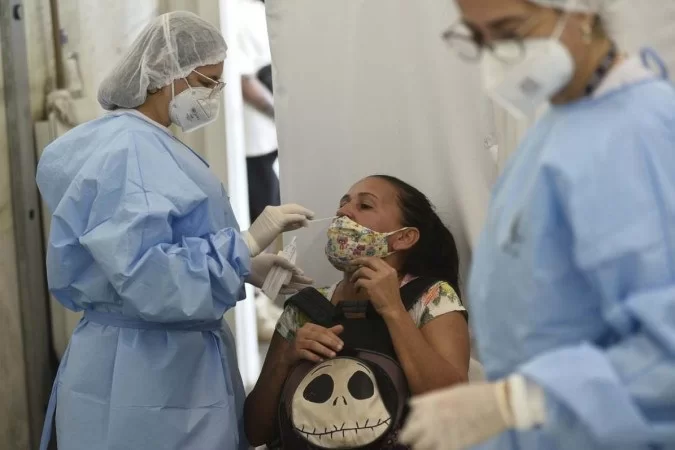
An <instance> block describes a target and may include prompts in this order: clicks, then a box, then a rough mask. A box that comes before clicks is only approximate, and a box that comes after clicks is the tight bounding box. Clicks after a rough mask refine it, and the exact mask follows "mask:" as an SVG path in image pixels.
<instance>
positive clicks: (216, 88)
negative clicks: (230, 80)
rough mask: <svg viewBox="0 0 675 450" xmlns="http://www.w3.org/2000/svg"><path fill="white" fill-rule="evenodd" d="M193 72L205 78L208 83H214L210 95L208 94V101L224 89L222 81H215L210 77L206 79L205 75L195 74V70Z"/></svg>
mask: <svg viewBox="0 0 675 450" xmlns="http://www.w3.org/2000/svg"><path fill="white" fill-rule="evenodd" d="M193 72H194V73H196V74H197V75H199V76H200V77H202V78H205V79H206V80H208V81H209V82H210V83H214V86H213V87H212V88H211V94H209V100H210V99H212V98H213V97H215V96H217V95H218V94H220V92H221V91H222V90H223V89H224V88H225V83H224V82H223V81H216V80H214V79H213V78H211V77H207V76H206V75H204V74H201V73H199V72H197V71H196V70H193Z"/></svg>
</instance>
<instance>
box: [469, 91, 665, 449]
mask: <svg viewBox="0 0 675 450" xmlns="http://www.w3.org/2000/svg"><path fill="white" fill-rule="evenodd" d="M469 293H470V298H471V306H472V317H473V325H472V326H473V332H474V333H475V335H476V338H477V342H478V348H479V352H480V356H481V359H482V361H483V362H484V364H485V368H486V373H487V375H488V378H489V379H491V380H496V379H500V378H503V377H505V376H508V375H510V374H512V373H520V374H522V375H524V376H525V377H526V378H527V379H529V380H531V381H532V382H534V383H536V384H538V385H539V386H541V387H542V388H543V389H544V392H545V397H546V414H547V418H546V423H545V425H543V426H542V427H540V428H538V429H535V430H532V431H528V432H507V433H504V434H502V435H500V436H498V437H496V438H495V439H493V440H491V441H489V442H487V443H485V444H483V445H480V446H477V447H476V448H481V449H502V450H505V449H527V450H530V449H541V450H557V449H568V450H594V449H608V450H609V449H612V450H622V449H673V448H675V90H674V89H673V86H672V85H671V84H669V83H668V82H666V81H663V80H658V79H655V78H652V79H648V80H643V81H641V82H639V83H634V84H631V85H628V86H624V87H622V88H621V89H618V90H615V91H612V92H610V93H607V94H606V95H603V96H600V97H598V98H595V99H587V100H582V101H579V102H577V103H575V104H570V105H565V106H557V107H553V108H552V109H551V110H550V111H549V112H548V114H547V115H545V116H544V117H543V118H542V120H541V121H540V122H539V123H538V124H536V125H535V127H534V128H533V129H532V130H530V132H529V134H528V135H527V136H526V138H525V140H524V141H523V143H522V145H521V147H520V149H519V150H518V152H517V153H516V155H515V156H514V158H513V160H512V161H511V162H510V165H509V166H508V167H507V168H506V170H505V172H504V174H503V176H502V177H501V179H500V180H499V181H498V182H497V185H496V187H495V191H494V195H493V197H492V200H491V205H490V209H489V213H488V219H487V225H486V228H485V229H484V231H483V234H482V236H481V238H480V242H479V245H478V246H477V249H476V252H475V254H474V261H473V269H472V274H471V277H470V282H469Z"/></svg>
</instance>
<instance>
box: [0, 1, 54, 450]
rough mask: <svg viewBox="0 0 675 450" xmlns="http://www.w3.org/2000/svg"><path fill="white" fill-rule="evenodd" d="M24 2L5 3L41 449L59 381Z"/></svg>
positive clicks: (32, 386) (20, 246) (22, 296)
mask: <svg viewBox="0 0 675 450" xmlns="http://www.w3.org/2000/svg"><path fill="white" fill-rule="evenodd" d="M22 3H23V2H21V1H19V0H3V1H2V2H0V42H1V44H2V69H3V74H4V95H5V108H6V111H7V114H6V117H7V142H8V145H9V165H10V173H11V188H12V211H13V216H14V236H15V240H16V252H17V255H16V261H17V272H18V278H19V279H18V281H19V300H20V302H19V306H20V309H21V327H22V337H23V350H24V364H25V369H26V371H25V373H26V388H27V393H28V413H29V421H30V423H29V427H30V448H37V445H38V443H39V442H40V433H41V430H42V423H43V421H44V412H45V409H46V404H47V402H48V399H49V393H50V389H51V384H52V380H53V368H52V367H51V365H50V340H49V329H50V323H49V309H48V308H49V305H48V297H47V289H46V281H45V270H44V253H43V246H42V227H41V224H40V203H39V196H38V190H37V186H36V184H35V168H36V158H35V142H34V137H33V119H32V115H31V110H30V89H29V84H28V77H29V76H30V72H29V71H28V61H27V57H26V54H27V52H26V36H25V24H24V18H25V17H24V8H23V4H22Z"/></svg>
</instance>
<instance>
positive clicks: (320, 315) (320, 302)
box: [284, 287, 335, 328]
mask: <svg viewBox="0 0 675 450" xmlns="http://www.w3.org/2000/svg"><path fill="white" fill-rule="evenodd" d="M286 305H293V306H295V307H296V308H298V309H299V310H300V311H302V312H303V313H305V314H306V315H307V317H309V320H311V321H312V322H313V323H315V324H317V325H321V326H322V327H326V328H329V327H331V326H333V323H334V317H335V306H334V305H333V304H332V303H331V302H330V301H328V300H327V299H326V297H324V296H323V295H322V294H321V292H319V291H317V290H316V289H314V288H312V287H309V288H306V289H303V290H302V291H300V292H298V293H297V294H295V295H293V296H292V297H290V298H289V299H288V300H286V303H284V306H286Z"/></svg>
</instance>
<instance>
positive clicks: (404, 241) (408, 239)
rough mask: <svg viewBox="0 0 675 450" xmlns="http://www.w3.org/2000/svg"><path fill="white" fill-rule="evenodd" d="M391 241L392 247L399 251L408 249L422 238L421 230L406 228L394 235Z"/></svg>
mask: <svg viewBox="0 0 675 450" xmlns="http://www.w3.org/2000/svg"><path fill="white" fill-rule="evenodd" d="M391 239H392V240H390V241H389V245H390V246H391V249H392V250H394V251H397V252H400V251H403V250H408V249H410V248H412V246H413V245H415V244H417V241H419V240H420V230H418V229H417V228H414V227H413V228H406V229H405V230H402V231H399V232H398V233H396V234H394V235H392V237H391Z"/></svg>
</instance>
